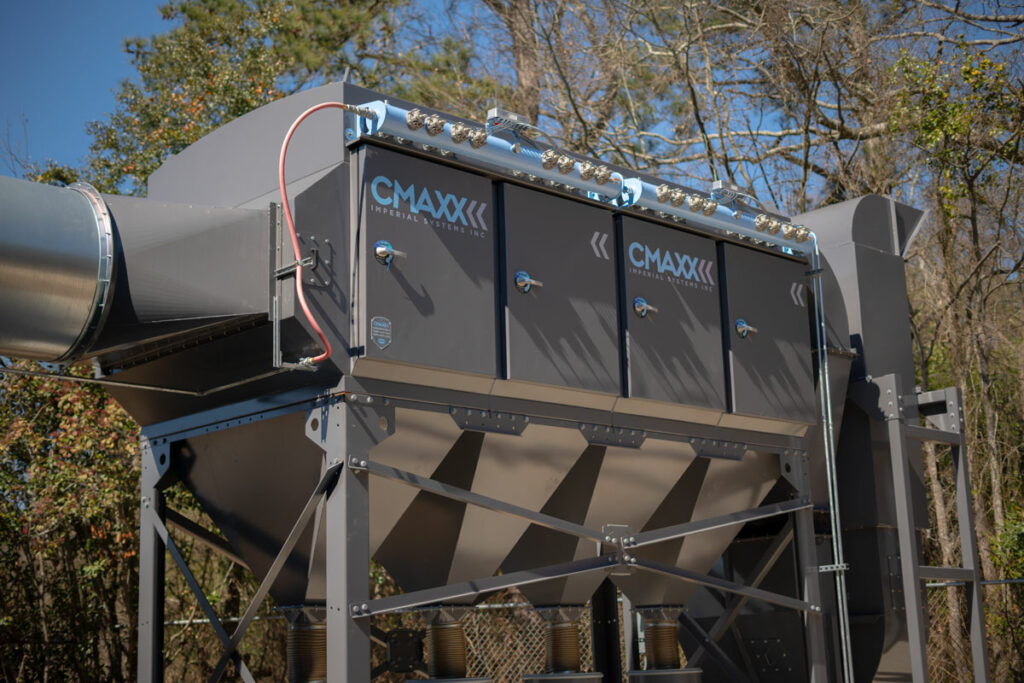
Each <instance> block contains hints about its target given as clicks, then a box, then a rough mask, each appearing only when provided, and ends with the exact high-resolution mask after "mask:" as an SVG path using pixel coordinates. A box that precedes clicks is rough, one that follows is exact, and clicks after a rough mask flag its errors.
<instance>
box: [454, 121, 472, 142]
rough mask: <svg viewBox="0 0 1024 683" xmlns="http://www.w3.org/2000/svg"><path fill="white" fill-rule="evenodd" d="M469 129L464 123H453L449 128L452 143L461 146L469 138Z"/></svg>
mask: <svg viewBox="0 0 1024 683" xmlns="http://www.w3.org/2000/svg"><path fill="white" fill-rule="evenodd" d="M469 131H470V128H469V126H467V125H466V124H464V123H458V122H456V123H453V124H452V126H451V135H452V142H454V143H455V144H456V145H461V144H462V143H463V142H465V141H466V140H467V139H468V138H469Z"/></svg>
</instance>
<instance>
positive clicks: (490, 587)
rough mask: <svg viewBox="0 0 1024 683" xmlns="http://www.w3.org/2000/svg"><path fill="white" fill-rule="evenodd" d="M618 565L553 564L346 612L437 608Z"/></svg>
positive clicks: (594, 560)
mask: <svg viewBox="0 0 1024 683" xmlns="http://www.w3.org/2000/svg"><path fill="white" fill-rule="evenodd" d="M617 564H619V561H618V559H616V556H615V555H598V556H597V557H588V558H586V559H583V560H576V561H574V562H565V563H562V564H554V565H550V566H548V567H539V568H537V569H526V570H523V571H520V572H512V573H510V574H502V575H501V576H488V577H486V578H483V579H475V580H473V581H465V582H463V583H455V584H452V585H450V586H438V587H437V588H427V589H425V590H421V591H414V592H412V593H404V594H402V595H393V596H391V597H387V598H380V599H378V600H371V601H370V602H368V603H365V604H362V605H355V604H353V605H350V606H349V610H350V613H351V615H352V617H353V618H360V617H369V616H373V615H374V614H384V613H387V612H398V611H401V610H407V609H412V608H414V607H422V606H424V605H436V604H438V603H441V602H444V601H446V600H457V599H459V598H472V597H475V596H477V595H480V594H481V593H490V592H493V591H498V590H502V589H505V588H512V587H513V586H527V585H529V584H532V583H540V582H542V581H550V580H551V579H560V578H563V577H567V576H576V575H578V574H587V573H589V572H594V571H600V570H605V571H609V570H611V568H612V567H614V566H616V565H617Z"/></svg>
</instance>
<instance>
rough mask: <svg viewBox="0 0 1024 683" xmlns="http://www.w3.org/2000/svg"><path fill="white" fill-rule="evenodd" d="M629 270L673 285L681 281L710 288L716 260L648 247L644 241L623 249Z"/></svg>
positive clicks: (681, 282) (713, 282)
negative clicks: (629, 266)
mask: <svg viewBox="0 0 1024 683" xmlns="http://www.w3.org/2000/svg"><path fill="white" fill-rule="evenodd" d="M626 252H627V256H628V258H629V262H630V263H631V264H633V266H634V268H633V269H632V271H633V272H634V273H637V274H639V275H645V276H648V277H654V278H656V279H659V280H660V279H666V280H668V281H670V282H672V283H674V284H684V285H688V286H692V287H697V288H700V289H704V290H706V291H711V288H712V287H714V285H715V280H714V277H713V275H712V271H713V270H714V267H715V262H714V261H710V260H708V259H702V258H697V257H696V256H690V255H689V254H681V253H679V252H678V251H672V250H671V249H661V248H660V247H655V248H653V249H652V248H651V246H650V245H648V244H644V243H643V242H633V243H631V244H630V245H629V247H628V248H627V249H626Z"/></svg>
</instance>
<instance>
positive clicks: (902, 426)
mask: <svg viewBox="0 0 1024 683" xmlns="http://www.w3.org/2000/svg"><path fill="white" fill-rule="evenodd" d="M872 382H873V384H875V386H876V387H877V388H878V406H877V410H881V412H882V415H883V416H884V420H885V422H886V425H887V430H888V436H889V447H890V449H891V465H892V476H893V488H894V496H895V507H896V522H897V527H898V529H897V534H898V538H899V546H900V573H901V575H902V580H903V596H904V600H905V607H906V612H905V613H906V616H907V634H908V638H909V640H910V643H909V645H910V660H911V667H912V678H913V680H914V682H915V683H924V682H925V681H927V680H928V651H927V647H928V614H927V612H926V611H925V608H926V604H925V603H924V600H923V598H922V590H921V588H922V586H921V582H922V581H923V580H925V579H928V578H934V577H937V578H943V579H945V578H955V579H957V580H963V581H965V582H966V584H967V598H968V599H967V604H968V611H969V614H970V640H971V660H972V665H973V673H974V680H976V681H988V680H990V678H989V670H988V650H987V645H986V635H985V614H984V602H983V596H982V593H981V578H982V577H981V570H980V564H979V561H978V547H977V539H976V538H975V535H974V511H973V506H972V504H971V480H970V472H969V470H968V462H967V444H966V438H965V435H964V419H963V398H962V395H961V392H960V389H959V388H957V387H950V388H947V389H943V390H940V391H935V392H929V393H928V394H921V395H914V394H909V395H908V394H904V393H903V386H902V383H901V380H900V377H899V375H895V374H891V375H885V376H884V377H879V378H875V379H874V380H872ZM911 402H913V403H916V404H917V406H918V407H919V408H921V409H922V413H924V414H925V416H926V419H927V420H928V422H929V423H930V425H931V428H925V427H921V426H919V425H908V424H907V422H906V417H905V415H904V406H905V405H907V404H908V403H911ZM935 405H937V406H938V411H937V415H935V416H929V415H928V410H927V408H928V407H929V406H935ZM908 439H915V440H918V441H934V442H940V443H948V444H950V447H951V450H952V458H953V469H954V478H955V484H956V502H957V517H958V525H959V527H960V544H961V555H962V558H963V560H962V562H963V566H962V567H927V566H921V565H919V564H918V557H919V544H918V538H917V520H916V519H915V515H914V507H913V501H912V497H911V496H912V491H911V481H912V479H911V477H912V473H911V468H910V460H909V454H908V449H907V440H908Z"/></svg>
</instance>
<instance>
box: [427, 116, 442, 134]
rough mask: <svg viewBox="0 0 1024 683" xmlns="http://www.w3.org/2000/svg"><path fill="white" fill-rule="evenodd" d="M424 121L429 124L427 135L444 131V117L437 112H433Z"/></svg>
mask: <svg viewBox="0 0 1024 683" xmlns="http://www.w3.org/2000/svg"><path fill="white" fill-rule="evenodd" d="M424 123H425V124H426V126H427V135H438V134H439V133H441V132H442V131H444V119H442V118H441V117H440V116H438V115H437V114H431V115H430V116H428V117H427V119H426V121H424Z"/></svg>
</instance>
